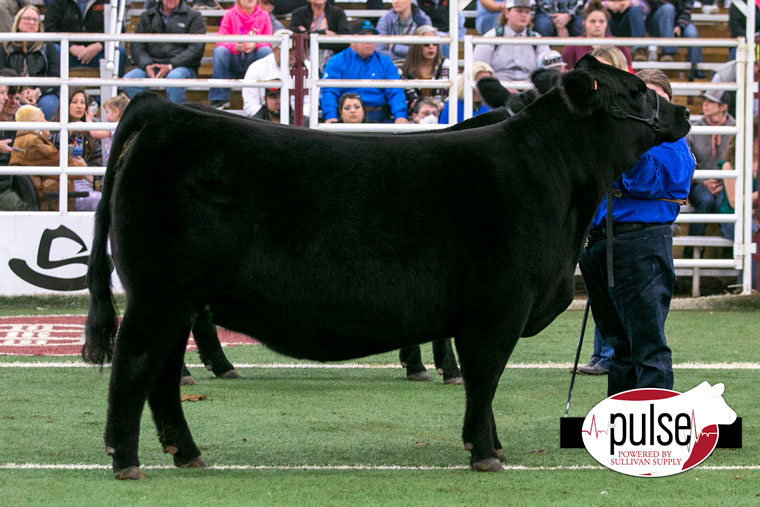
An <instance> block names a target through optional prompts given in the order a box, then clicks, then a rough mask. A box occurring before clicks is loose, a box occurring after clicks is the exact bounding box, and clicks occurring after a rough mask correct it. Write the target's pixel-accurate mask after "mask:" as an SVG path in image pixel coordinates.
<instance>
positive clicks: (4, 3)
mask: <svg viewBox="0 0 760 507" xmlns="http://www.w3.org/2000/svg"><path fill="white" fill-rule="evenodd" d="M19 7H20V6H19V2H17V1H16V0H0V32H10V31H11V28H12V27H13V18H14V17H15V16H16V13H17V12H18V9H19Z"/></svg>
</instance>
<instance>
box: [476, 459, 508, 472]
mask: <svg viewBox="0 0 760 507" xmlns="http://www.w3.org/2000/svg"><path fill="white" fill-rule="evenodd" d="M470 466H471V467H472V469H473V470H475V471H477V472H501V471H502V470H504V467H503V466H501V461H499V460H498V459H496V458H487V459H484V460H483V461H475V462H474V463H472V465H470Z"/></svg>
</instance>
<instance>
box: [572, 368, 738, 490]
mask: <svg viewBox="0 0 760 507" xmlns="http://www.w3.org/2000/svg"><path fill="white" fill-rule="evenodd" d="M723 389H724V386H723V384H716V385H714V386H711V385H710V384H708V383H707V382H702V383H701V384H699V385H698V386H697V387H695V388H694V389H692V390H690V391H687V392H685V393H679V392H677V391H671V390H668V389H633V390H630V391H625V392H623V393H619V394H616V395H613V396H610V397H609V398H607V399H605V400H602V401H601V402H599V403H598V404H597V405H596V406H595V407H594V408H593V409H591V411H590V412H589V413H588V415H587V416H586V419H585V420H584V421H583V429H582V435H583V445H584V446H586V449H587V450H588V452H589V454H591V456H593V457H594V459H596V460H597V461H598V462H599V463H601V464H602V465H604V466H606V467H607V468H610V469H612V470H615V471H616V472H620V473H623V474H626V475H633V476H637V477H665V476H668V475H674V474H678V473H681V472H685V471H686V470H689V469H691V468H694V467H695V466H697V465H699V464H700V463H702V462H703V461H704V460H705V459H707V457H708V456H710V454H711V453H712V452H713V450H714V449H715V446H716V445H717V443H718V425H719V424H731V423H733V422H734V421H735V420H736V412H734V411H733V410H732V409H731V408H730V407H729V406H728V405H727V404H726V402H725V400H723V396H722V395H723Z"/></svg>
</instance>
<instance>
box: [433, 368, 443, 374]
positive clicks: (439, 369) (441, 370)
mask: <svg viewBox="0 0 760 507" xmlns="http://www.w3.org/2000/svg"><path fill="white" fill-rule="evenodd" d="M435 371H437V372H438V375H443V368H436V369H435Z"/></svg>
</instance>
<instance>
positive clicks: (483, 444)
mask: <svg viewBox="0 0 760 507" xmlns="http://www.w3.org/2000/svg"><path fill="white" fill-rule="evenodd" d="M516 341H517V339H515V340H513V341H511V343H509V344H506V345H505V342H498V341H495V340H487V339H484V338H482V337H481V338H479V339H476V338H474V337H472V336H470V337H469V339H467V338H461V339H460V338H457V339H456V345H457V352H458V353H459V361H460V364H461V367H462V377H463V378H464V389H465V397H466V405H465V415H464V425H463V427H462V440H463V441H464V446H465V449H467V450H468V451H470V466H471V467H472V468H473V469H474V470H479V471H499V470H502V469H503V467H502V466H501V461H503V460H504V453H503V451H502V448H501V442H499V438H498V436H497V432H496V424H495V422H494V416H493V410H492V408H491V405H492V403H493V398H494V394H495V393H496V387H497V385H498V384H499V379H500V378H501V374H502V372H503V371H504V367H505V366H506V364H507V360H508V359H509V356H510V355H511V353H512V349H513V348H514V345H515V343H516ZM489 342H490V345H489ZM484 352H487V353H484Z"/></svg>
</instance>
